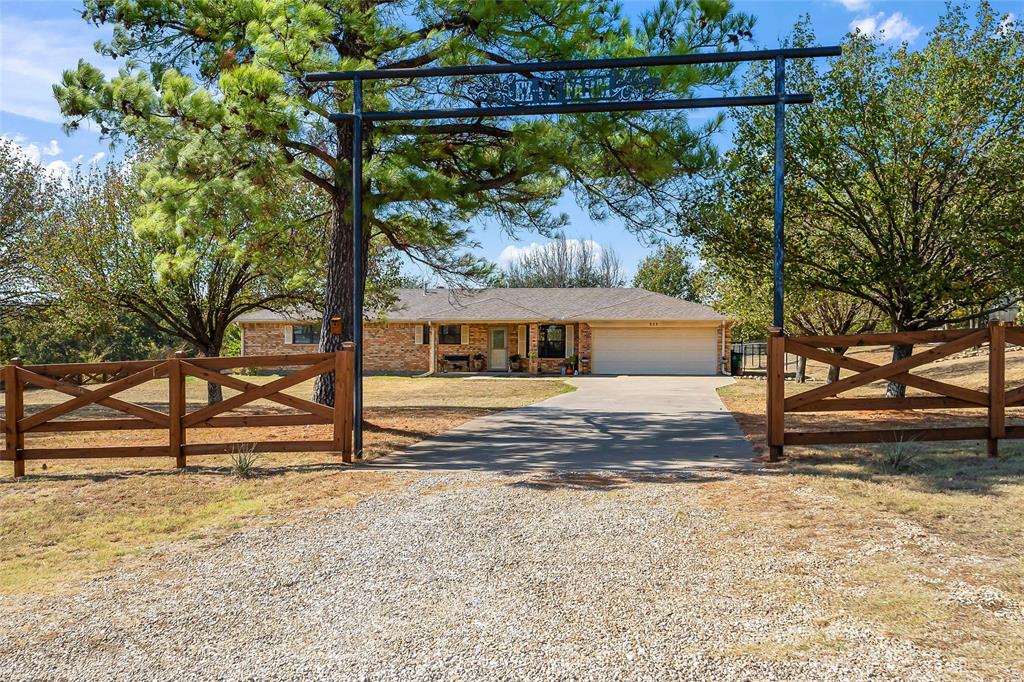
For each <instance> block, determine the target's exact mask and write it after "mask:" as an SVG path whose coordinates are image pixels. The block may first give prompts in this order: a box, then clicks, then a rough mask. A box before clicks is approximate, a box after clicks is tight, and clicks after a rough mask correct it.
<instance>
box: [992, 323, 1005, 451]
mask: <svg viewBox="0 0 1024 682" xmlns="http://www.w3.org/2000/svg"><path fill="white" fill-rule="evenodd" d="M988 333H989V340H988V454H989V456H990V457H995V456H996V455H998V454H999V439H1000V438H1004V437H1005V436H1006V327H1005V326H1004V324H1003V323H1002V322H1001V321H998V320H991V321H989V323H988Z"/></svg>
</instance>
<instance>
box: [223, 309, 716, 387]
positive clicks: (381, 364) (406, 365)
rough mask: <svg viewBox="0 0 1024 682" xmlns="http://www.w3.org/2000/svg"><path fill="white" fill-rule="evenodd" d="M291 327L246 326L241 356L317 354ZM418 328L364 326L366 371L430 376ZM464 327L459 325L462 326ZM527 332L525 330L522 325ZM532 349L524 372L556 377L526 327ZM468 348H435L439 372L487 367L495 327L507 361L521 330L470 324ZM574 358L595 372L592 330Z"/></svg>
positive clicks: (553, 363)
mask: <svg viewBox="0 0 1024 682" xmlns="http://www.w3.org/2000/svg"><path fill="white" fill-rule="evenodd" d="M291 326H292V325H291V324H290V323H285V322H244V323H242V324H241V327H242V354H243V355H276V354H288V353H315V352H316V351H317V350H318V349H317V346H316V345H315V344H288V343H286V338H287V331H286V330H287V329H288V328H289V327H291ZM422 326H423V325H419V324H410V323H381V322H367V323H366V324H365V325H364V326H363V367H364V369H365V370H366V371H368V372H401V373H413V374H415V373H421V372H428V371H430V343H429V341H428V337H427V335H424V336H423V341H424V343H421V344H417V343H416V328H417V327H422ZM460 326H461V325H460ZM524 326H525V325H524ZM528 326H529V328H530V331H529V334H528V336H529V347H528V348H527V349H526V353H524V354H523V367H524V369H526V370H527V371H530V372H536V371H537V367H538V366H539V367H540V369H541V370H542V371H543V372H545V373H554V374H557V373H559V372H560V371H561V366H562V364H563V363H564V362H565V358H537V359H530V358H529V355H530V351H536V350H537V339H538V338H539V334H538V329H537V327H538V323H531V324H529V325H528ZM468 327H469V330H468V337H469V338H468V339H467V340H468V343H466V344H437V365H436V366H437V370H438V371H440V370H441V362H440V360H441V358H443V357H444V356H445V355H468V356H470V358H472V357H473V356H475V355H477V354H481V355H483V356H484V357H485V358H486V359H485V360H484V363H485V367H486V366H487V365H488V364H489V362H490V358H489V346H490V330H491V329H493V328H495V327H501V328H504V329H505V335H506V348H507V355H508V356H509V357H511V356H512V355H516V354H517V353H518V352H519V325H518V324H470V325H468ZM437 328H438V325H433V330H432V333H435V334H436V333H437ZM572 330H573V341H574V344H573V348H574V353H575V354H576V355H578V356H580V358H581V359H582V358H584V357H586V358H588V359H589V360H590V363H589V364H588V366H587V367H586V368H583V367H582V364H581V369H583V370H584V371H589V368H590V367H592V366H593V333H592V331H591V328H590V325H589V324H586V323H578V324H573V325H572ZM723 333H724V337H725V349H726V350H725V361H724V364H721V361H720V367H719V369H720V370H721V371H727V370H728V362H729V360H728V356H729V349H730V345H729V344H730V341H731V338H732V323H731V322H728V323H726V324H725V325H723V326H720V327H719V328H718V331H717V335H716V342H717V344H718V346H717V349H716V353H717V354H718V355H719V356H721V355H722V350H721V349H722V338H723Z"/></svg>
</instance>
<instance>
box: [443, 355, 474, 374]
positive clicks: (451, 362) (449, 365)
mask: <svg viewBox="0 0 1024 682" xmlns="http://www.w3.org/2000/svg"><path fill="white" fill-rule="evenodd" d="M459 367H462V369H463V370H466V371H468V370H469V355H442V356H441V371H442V372H447V371H448V370H449V369H455V370H457V369H459Z"/></svg>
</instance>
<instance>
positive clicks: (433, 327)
mask: <svg viewBox="0 0 1024 682" xmlns="http://www.w3.org/2000/svg"><path fill="white" fill-rule="evenodd" d="M429 329H430V373H431V374H437V323H435V322H431V323H430V325H429Z"/></svg>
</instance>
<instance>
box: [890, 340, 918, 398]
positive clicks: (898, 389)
mask: <svg viewBox="0 0 1024 682" xmlns="http://www.w3.org/2000/svg"><path fill="white" fill-rule="evenodd" d="M913 353H914V345H913V344H905V345H901V346H893V348H892V361H893V362H896V361H897V360H903V359H905V358H909V357H910V356H911V355H913ZM885 395H886V397H889V398H903V397H905V396H906V395H907V387H906V385H904V384H901V383H897V382H895V381H890V382H889V387H888V388H887V389H886V391H885Z"/></svg>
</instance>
